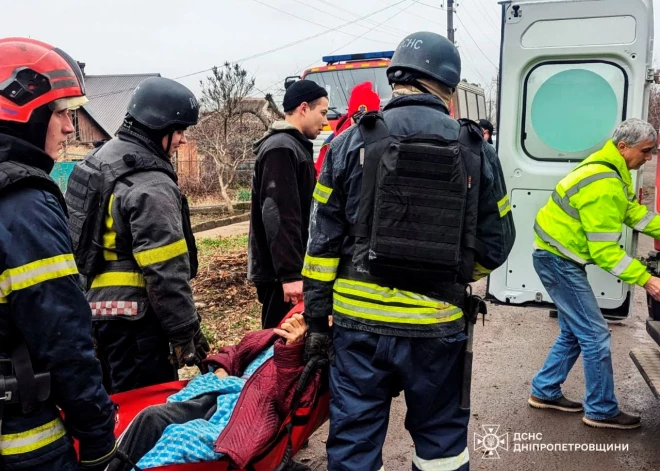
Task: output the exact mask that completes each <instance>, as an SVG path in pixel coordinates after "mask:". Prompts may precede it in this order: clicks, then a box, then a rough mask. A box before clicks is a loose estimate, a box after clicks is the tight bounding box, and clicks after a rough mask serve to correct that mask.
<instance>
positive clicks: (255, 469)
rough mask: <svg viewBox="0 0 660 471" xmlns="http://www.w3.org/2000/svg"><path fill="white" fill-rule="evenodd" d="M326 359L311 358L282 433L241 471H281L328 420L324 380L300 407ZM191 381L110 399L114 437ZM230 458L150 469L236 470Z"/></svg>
mask: <svg viewBox="0 0 660 471" xmlns="http://www.w3.org/2000/svg"><path fill="white" fill-rule="evenodd" d="M303 310H304V306H303V304H302V302H301V303H299V304H298V305H297V306H296V307H294V308H293V309H292V310H291V311H290V312H289V313H288V314H287V316H286V318H285V319H287V318H289V317H290V316H292V315H293V314H296V313H302V312H303ZM326 365H327V360H322V359H320V358H317V359H312V360H311V361H310V362H309V363H308V364H307V365H306V367H305V370H304V372H303V374H302V375H301V378H300V381H299V383H298V387H297V389H296V395H295V396H294V400H293V406H294V407H293V410H292V412H291V413H290V414H289V416H288V417H287V418H286V419H285V421H284V423H283V424H282V427H280V431H279V433H278V434H277V436H276V437H275V439H274V440H273V441H272V443H271V444H270V445H269V446H268V447H267V449H266V450H264V452H263V453H262V454H261V455H260V456H258V457H257V458H256V459H255V460H254V461H253V462H252V463H250V466H248V467H247V469H244V470H240V471H280V470H281V469H282V468H283V467H284V465H285V464H286V463H287V462H288V461H289V458H291V457H293V456H294V455H295V454H296V453H297V452H298V451H299V450H300V448H301V446H302V445H303V443H305V442H306V441H307V440H308V439H309V437H310V436H311V435H312V434H313V433H314V432H315V431H316V430H317V429H318V428H319V427H320V426H321V425H323V423H324V422H325V421H326V420H327V419H328V414H329V399H330V394H329V392H328V388H327V381H322V382H321V384H322V386H321V387H322V391H319V394H316V395H315V396H316V400H315V403H314V404H313V405H312V406H311V407H299V406H298V402H299V398H300V395H301V394H302V392H303V391H304V390H305V389H306V387H307V383H309V381H310V380H311V379H312V378H313V376H314V373H315V371H316V370H317V369H319V368H324V367H325V366H326ZM187 383H188V382H187V381H175V382H172V383H165V384H158V385H155V386H149V387H146V388H141V389H136V390H133V391H127V392H124V393H119V394H114V395H112V396H111V398H112V400H113V402H114V403H115V404H117V405H118V406H119V409H118V411H117V417H116V425H115V436H116V437H119V436H120V435H121V434H122V433H123V432H124V430H125V429H126V428H127V427H128V425H129V424H130V423H131V421H132V420H133V418H134V417H135V416H136V415H137V414H138V413H140V411H142V410H144V409H145V408H147V407H149V406H153V405H157V404H164V403H165V400H166V399H167V398H168V397H169V396H171V395H172V394H175V393H177V392H178V391H180V390H181V389H182V388H183V387H184V386H185V385H186V384H187ZM230 466H231V465H230V462H229V460H227V459H221V460H219V461H212V462H204V463H194V464H178V465H170V466H161V467H158V468H150V469H153V470H158V471H229V470H236V468H232V467H230Z"/></svg>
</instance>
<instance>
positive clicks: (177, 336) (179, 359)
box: [169, 322, 208, 368]
mask: <svg viewBox="0 0 660 471" xmlns="http://www.w3.org/2000/svg"><path fill="white" fill-rule="evenodd" d="M169 337H170V343H171V344H172V348H173V350H174V358H172V359H171V360H172V364H173V365H175V366H178V367H179V368H183V367H184V366H195V365H196V364H199V363H200V362H201V361H202V360H203V359H204V358H205V357H206V354H204V355H203V356H200V355H199V354H198V352H197V345H196V343H195V340H196V339H197V338H199V339H200V351H203V347H202V346H201V343H202V339H203V343H204V344H205V345H206V347H208V342H206V339H205V338H204V335H203V334H202V333H201V329H200V326H199V322H195V323H194V324H192V325H191V326H189V327H187V328H186V329H183V330H180V331H178V332H175V333H174V334H170V335H169Z"/></svg>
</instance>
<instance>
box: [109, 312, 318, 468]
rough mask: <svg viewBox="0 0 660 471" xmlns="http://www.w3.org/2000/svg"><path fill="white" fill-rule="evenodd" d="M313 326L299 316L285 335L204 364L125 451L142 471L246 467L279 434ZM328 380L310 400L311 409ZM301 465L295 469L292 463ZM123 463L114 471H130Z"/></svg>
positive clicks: (152, 410)
mask: <svg viewBox="0 0 660 471" xmlns="http://www.w3.org/2000/svg"><path fill="white" fill-rule="evenodd" d="M306 331H307V325H306V324H305V320H304V318H303V316H302V315H301V314H294V315H293V316H291V317H290V318H289V319H287V320H286V321H285V322H284V323H283V324H282V325H281V326H280V328H279V329H266V330H261V331H258V332H252V333H249V334H247V335H246V336H245V337H244V338H243V340H241V342H240V343H239V344H238V345H236V346H232V347H224V348H222V349H221V350H220V352H219V353H218V354H217V355H212V356H210V357H208V358H207V359H206V360H204V362H203V365H202V368H203V369H202V371H209V373H207V374H204V375H200V376H197V377H196V378H194V379H193V380H192V381H190V383H188V385H187V386H186V387H185V388H184V389H182V390H181V391H180V392H178V393H176V394H174V395H172V396H170V397H169V398H168V399H167V402H166V403H165V404H161V405H156V406H151V407H148V408H147V409H145V410H143V411H142V412H140V414H138V415H137V416H136V417H135V419H134V420H133V422H132V423H131V424H130V426H129V427H128V429H127V430H126V431H125V432H124V433H123V434H122V436H121V437H120V441H119V450H120V451H122V452H124V453H125V454H126V455H127V456H128V457H129V458H130V459H131V461H132V462H134V463H137V466H138V467H139V468H142V469H149V468H155V467H159V466H166V465H174V464H181V463H195V462H202V461H215V460H219V459H221V458H223V457H227V458H229V459H230V460H231V461H232V462H233V464H234V465H235V466H237V467H238V468H243V467H245V466H246V465H247V464H248V463H249V462H250V461H251V460H252V459H253V458H254V457H255V456H257V455H258V453H260V452H262V451H263V449H264V447H265V446H267V445H268V444H269V442H270V441H272V440H273V439H274V438H275V436H276V435H277V433H278V431H279V428H280V426H281V424H282V421H283V420H284V418H285V417H286V416H287V414H288V413H289V412H290V409H291V403H292V400H293V396H294V392H295V389H296V386H297V383H298V379H299V378H300V375H301V373H302V371H303V369H304V366H305V365H304V362H303V350H304V345H305V343H304V341H303V339H304V336H305V332H306ZM314 382H317V383H318V382H320V376H319V375H317V376H315V377H314V379H313V380H312V384H310V385H309V387H308V388H307V389H306V393H305V394H304V395H303V396H302V400H301V405H304V404H311V403H312V402H313V400H314V397H313V396H314V394H315V392H316V391H318V389H319V387H318V386H319V384H314ZM292 465H293V463H292ZM131 468H132V467H131V466H130V465H128V464H125V463H120V462H119V460H115V462H114V463H113V464H112V465H111V466H110V467H109V468H108V470H109V471H120V470H121V471H124V470H126V471H129V470H130V469H131Z"/></svg>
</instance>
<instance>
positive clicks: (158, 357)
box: [94, 309, 179, 394]
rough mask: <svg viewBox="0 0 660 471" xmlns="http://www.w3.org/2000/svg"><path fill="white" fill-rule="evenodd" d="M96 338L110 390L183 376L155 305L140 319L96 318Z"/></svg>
mask: <svg viewBox="0 0 660 471" xmlns="http://www.w3.org/2000/svg"><path fill="white" fill-rule="evenodd" d="M94 340H95V343H96V353H97V356H98V358H99V360H100V361H101V366H102V368H103V384H104V386H105V387H106V390H107V391H108V393H109V394H116V393H120V392H124V391H130V390H133V389H137V388H143V387H145V386H151V385H153V384H160V383H167V382H170V381H176V380H178V379H179V376H178V372H177V369H176V368H175V367H174V366H173V365H172V363H171V361H170V342H169V339H168V338H167V335H166V334H165V332H164V331H163V329H162V328H161V327H160V323H159V322H158V318H157V317H156V314H155V313H154V312H153V311H152V310H151V309H150V310H149V311H148V312H147V313H146V314H145V316H144V317H143V318H142V319H139V320H127V319H116V320H110V321H95V322H94Z"/></svg>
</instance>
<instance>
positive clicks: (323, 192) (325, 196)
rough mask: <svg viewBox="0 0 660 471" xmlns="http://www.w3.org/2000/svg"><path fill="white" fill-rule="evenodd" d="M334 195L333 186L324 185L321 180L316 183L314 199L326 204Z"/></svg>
mask: <svg viewBox="0 0 660 471" xmlns="http://www.w3.org/2000/svg"><path fill="white" fill-rule="evenodd" d="M331 195H332V188H330V187H327V186H325V185H323V184H322V183H320V182H317V183H316V187H315V188H314V194H313V196H314V199H315V200H316V201H318V202H319V203H321V204H326V203H327V202H328V200H329V199H330V196H331Z"/></svg>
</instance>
